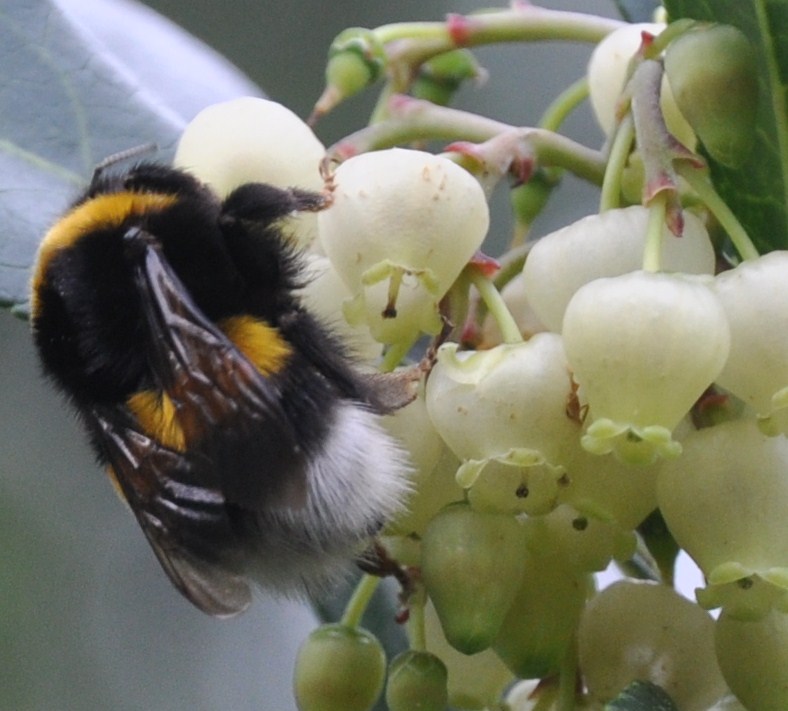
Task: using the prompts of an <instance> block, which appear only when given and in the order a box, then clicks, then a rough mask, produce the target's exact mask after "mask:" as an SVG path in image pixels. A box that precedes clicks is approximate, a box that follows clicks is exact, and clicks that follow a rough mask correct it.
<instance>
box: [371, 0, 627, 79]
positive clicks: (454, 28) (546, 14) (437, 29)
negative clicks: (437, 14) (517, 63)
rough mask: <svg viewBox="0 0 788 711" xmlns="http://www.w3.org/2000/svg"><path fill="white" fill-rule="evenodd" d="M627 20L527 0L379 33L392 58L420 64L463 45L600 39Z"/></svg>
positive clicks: (389, 27) (395, 26) (385, 27)
mask: <svg viewBox="0 0 788 711" xmlns="http://www.w3.org/2000/svg"><path fill="white" fill-rule="evenodd" d="M622 24H623V23H622V22H620V21H618V20H611V19H607V18H603V17H597V16H595V15H586V14H583V13H579V12H562V11H560V10H547V9H545V8H541V7H537V6H535V5H530V4H528V5H526V4H523V5H520V6H517V7H514V8H512V9H510V10H495V11H492V12H480V13H477V14H473V15H468V16H464V15H449V17H448V19H447V21H446V22H414V23H394V24H391V25H383V26H381V27H378V28H377V29H376V30H375V34H376V35H377V36H378V38H379V39H380V40H381V41H382V42H383V43H384V44H387V45H388V44H390V47H387V49H389V50H390V51H389V61H390V62H403V63H406V64H409V65H410V66H418V65H419V64H421V63H422V62H424V61H426V60H427V59H429V58H430V57H434V56H435V55H438V54H443V53H444V52H448V51H450V50H452V49H456V48H457V47H476V46H479V45H484V44H493V43H500V42H529V41H531V42H532V41H540V40H568V41H573V42H592V43H597V42H599V41H600V40H601V39H603V38H604V37H605V36H607V35H608V34H610V33H611V32H612V31H613V30H615V29H617V28H619V27H620V26H621V25H622Z"/></svg>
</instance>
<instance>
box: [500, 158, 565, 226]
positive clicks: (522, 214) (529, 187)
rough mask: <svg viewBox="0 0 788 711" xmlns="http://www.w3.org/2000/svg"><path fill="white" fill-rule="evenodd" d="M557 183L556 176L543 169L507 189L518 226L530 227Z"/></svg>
mask: <svg viewBox="0 0 788 711" xmlns="http://www.w3.org/2000/svg"><path fill="white" fill-rule="evenodd" d="M558 183H559V179H558V178H554V177H551V176H549V175H548V174H547V173H546V172H545V171H544V170H537V171H536V173H534V175H533V176H532V177H531V178H530V180H528V182H526V183H523V184H522V185H517V186H515V187H513V188H512V189H511V190H510V191H509V202H510V204H511V207H512V213H513V214H514V219H515V221H516V223H517V225H518V226H522V228H523V229H526V230H527V229H528V228H530V226H531V224H532V223H533V221H534V220H535V219H536V218H537V216H538V215H539V214H540V213H541V212H542V210H543V209H544V207H545V205H547V201H548V200H549V199H550V196H551V195H552V194H553V190H554V189H555V188H556V187H557V186H558Z"/></svg>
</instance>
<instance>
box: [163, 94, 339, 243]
mask: <svg viewBox="0 0 788 711" xmlns="http://www.w3.org/2000/svg"><path fill="white" fill-rule="evenodd" d="M324 155H325V148H324V147H323V144H322V143H321V142H320V141H319V140H318V138H317V136H315V134H314V133H313V132H312V129H311V128H309V126H307V125H306V123H304V122H303V121H302V120H301V119H300V118H299V117H298V116H296V114H294V113H293V112H292V111H291V110H290V109H288V108H287V107H285V106H282V104H279V103H277V102H276V101H269V100H268V99H259V98H256V97H251V96H245V97H241V98H239V99H231V100H230V101H224V102H222V103H219V104H213V105H212V106H208V107H207V108H205V109H203V110H202V111H200V113H198V114H197V116H195V117H194V119H192V121H191V122H190V123H189V124H188V126H186V128H185V130H184V132H183V134H182V135H181V138H180V141H179V143H178V148H177V151H176V153H175V160H174V165H175V166H176V167H177V168H182V169H183V170H186V171H188V172H189V173H191V174H192V175H194V176H195V177H197V178H199V179H200V180H202V181H203V182H205V183H207V184H208V185H210V186H211V187H212V188H213V189H214V190H215V191H216V192H217V194H218V195H219V196H221V197H225V196H226V195H228V194H229V193H230V192H231V191H232V190H233V189H234V188H237V187H238V186H239V185H243V184H244V183H268V184H269V185H275V186H276V187H279V188H293V187H295V188H301V189H303V190H314V191H315V192H319V191H320V190H322V188H323V178H322V177H321V176H320V161H321V160H322V159H323V156H324ZM286 232H287V233H288V234H290V235H292V236H293V238H294V239H295V241H296V242H297V243H298V244H299V245H301V246H306V245H308V244H310V243H311V242H312V241H313V240H314V238H315V236H316V234H317V219H316V217H315V215H314V214H312V213H303V214H300V215H297V216H294V217H292V218H290V219H289V220H288V221H287V224H286Z"/></svg>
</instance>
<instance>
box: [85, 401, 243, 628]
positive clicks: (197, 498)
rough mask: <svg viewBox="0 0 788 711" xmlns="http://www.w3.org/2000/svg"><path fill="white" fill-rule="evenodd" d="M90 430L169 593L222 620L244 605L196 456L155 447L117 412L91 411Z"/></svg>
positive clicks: (233, 552) (217, 503)
mask: <svg viewBox="0 0 788 711" xmlns="http://www.w3.org/2000/svg"><path fill="white" fill-rule="evenodd" d="M90 417H91V419H92V423H91V424H92V429H93V431H94V433H95V435H94V436H95V437H96V439H97V440H98V444H99V445H100V446H101V448H102V449H103V451H104V453H105V454H106V456H107V460H108V461H109V463H110V465H111V467H112V470H113V473H114V475H115V480H116V482H117V485H118V487H119V488H120V490H121V492H122V493H123V496H124V498H125V499H126V501H127V502H128V504H129V506H130V507H131V509H132V511H133V512H134V515H135V516H136V518H137V521H138V522H139V524H140V526H141V527H142V530H143V531H144V532H145V535H146V537H147V539H148V542H149V543H150V544H151V547H152V548H153V551H154V552H155V553H156V557H157V558H158V559H159V562H160V563H161V566H162V567H163V568H164V570H165V572H166V573H167V575H168V576H169V578H170V580H171V581H172V583H173V584H174V585H175V587H176V588H177V589H178V590H180V592H181V593H182V594H183V595H184V596H185V597H186V598H187V599H188V600H189V601H190V602H192V603H193V604H194V605H195V606H197V607H198V608H199V609H200V610H202V611H203V612H205V613H207V614H209V615H213V616H216V617H226V616H229V615H234V614H236V613H239V612H242V611H243V610H245V609H246V608H247V607H248V606H249V604H250V602H251V591H250V587H249V584H248V582H247V580H246V578H245V577H244V576H243V575H242V574H240V573H237V572H234V570H233V568H236V569H238V567H239V563H240V561H239V560H238V558H239V557H240V555H241V554H242V553H241V548H240V545H239V542H238V541H237V539H236V535H235V533H234V531H233V529H232V527H231V523H230V520H229V517H228V512H227V508H226V505H225V500H224V496H223V495H222V492H221V491H220V490H219V489H218V488H217V487H216V486H215V484H213V485H212V484H211V483H209V482H211V480H212V478H213V477H212V475H211V467H210V463H209V462H207V460H205V458H204V457H203V456H201V455H194V454H182V453H180V452H175V451H173V450H171V449H168V448H166V447H163V446H162V445H161V444H159V443H158V442H156V441H155V440H153V439H151V438H150V437H148V436H147V435H146V434H144V433H143V432H140V431H139V429H137V428H136V427H135V426H134V424H133V423H132V419H131V417H129V416H127V415H126V413H124V412H123V411H122V410H118V409H110V408H104V409H99V408H96V409H94V410H93V411H92V412H91V413H90Z"/></svg>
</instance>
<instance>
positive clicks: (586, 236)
mask: <svg viewBox="0 0 788 711" xmlns="http://www.w3.org/2000/svg"><path fill="white" fill-rule="evenodd" d="M648 219H649V211H648V208H645V207H643V206H642V205H633V206H631V207H625V208H621V209H617V210H608V211H607V212H603V213H601V214H598V215H597V214H594V215H588V216H587V217H584V218H582V219H580V220H578V221H577V222H574V223H572V224H571V225H567V226H566V227H563V228H561V229H559V230H557V231H556V232H552V233H550V234H549V235H545V236H544V237H542V238H541V239H540V240H539V241H538V242H536V244H534V246H533V248H532V249H531V252H530V253H529V254H528V258H527V259H526V262H525V267H524V268H523V274H524V275H525V294H526V297H527V299H528V302H529V303H530V305H531V308H532V309H533V310H534V312H535V313H536V315H537V316H538V317H539V318H540V319H541V321H542V323H544V324H545V325H546V326H547V327H548V328H549V329H550V330H551V331H556V332H560V331H561V324H562V322H563V318H564V311H566V305H567V304H568V303H569V300H570V299H571V298H572V296H574V294H575V292H576V291H577V290H578V289H579V288H580V287H581V286H583V284H587V283H588V282H590V281H593V280H594V279H599V278H601V277H612V276H617V275H619V274H626V273H628V272H632V271H635V270H636V269H639V268H640V265H641V264H642V263H643V250H644V249H645V246H646V231H647V229H646V227H647V224H648ZM715 263H716V262H715V256H714V248H713V246H712V244H711V240H710V239H709V235H708V232H707V231H706V228H705V227H704V226H703V223H702V222H701V221H700V220H699V219H698V218H697V217H696V216H695V215H693V214H692V213H691V212H688V211H685V212H684V233H683V235H682V236H681V237H675V236H674V235H672V234H670V232H669V231H668V228H667V227H664V228H663V234H662V244H661V253H660V264H661V265H662V269H663V271H666V272H683V273H686V274H713V273H714V268H715Z"/></svg>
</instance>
